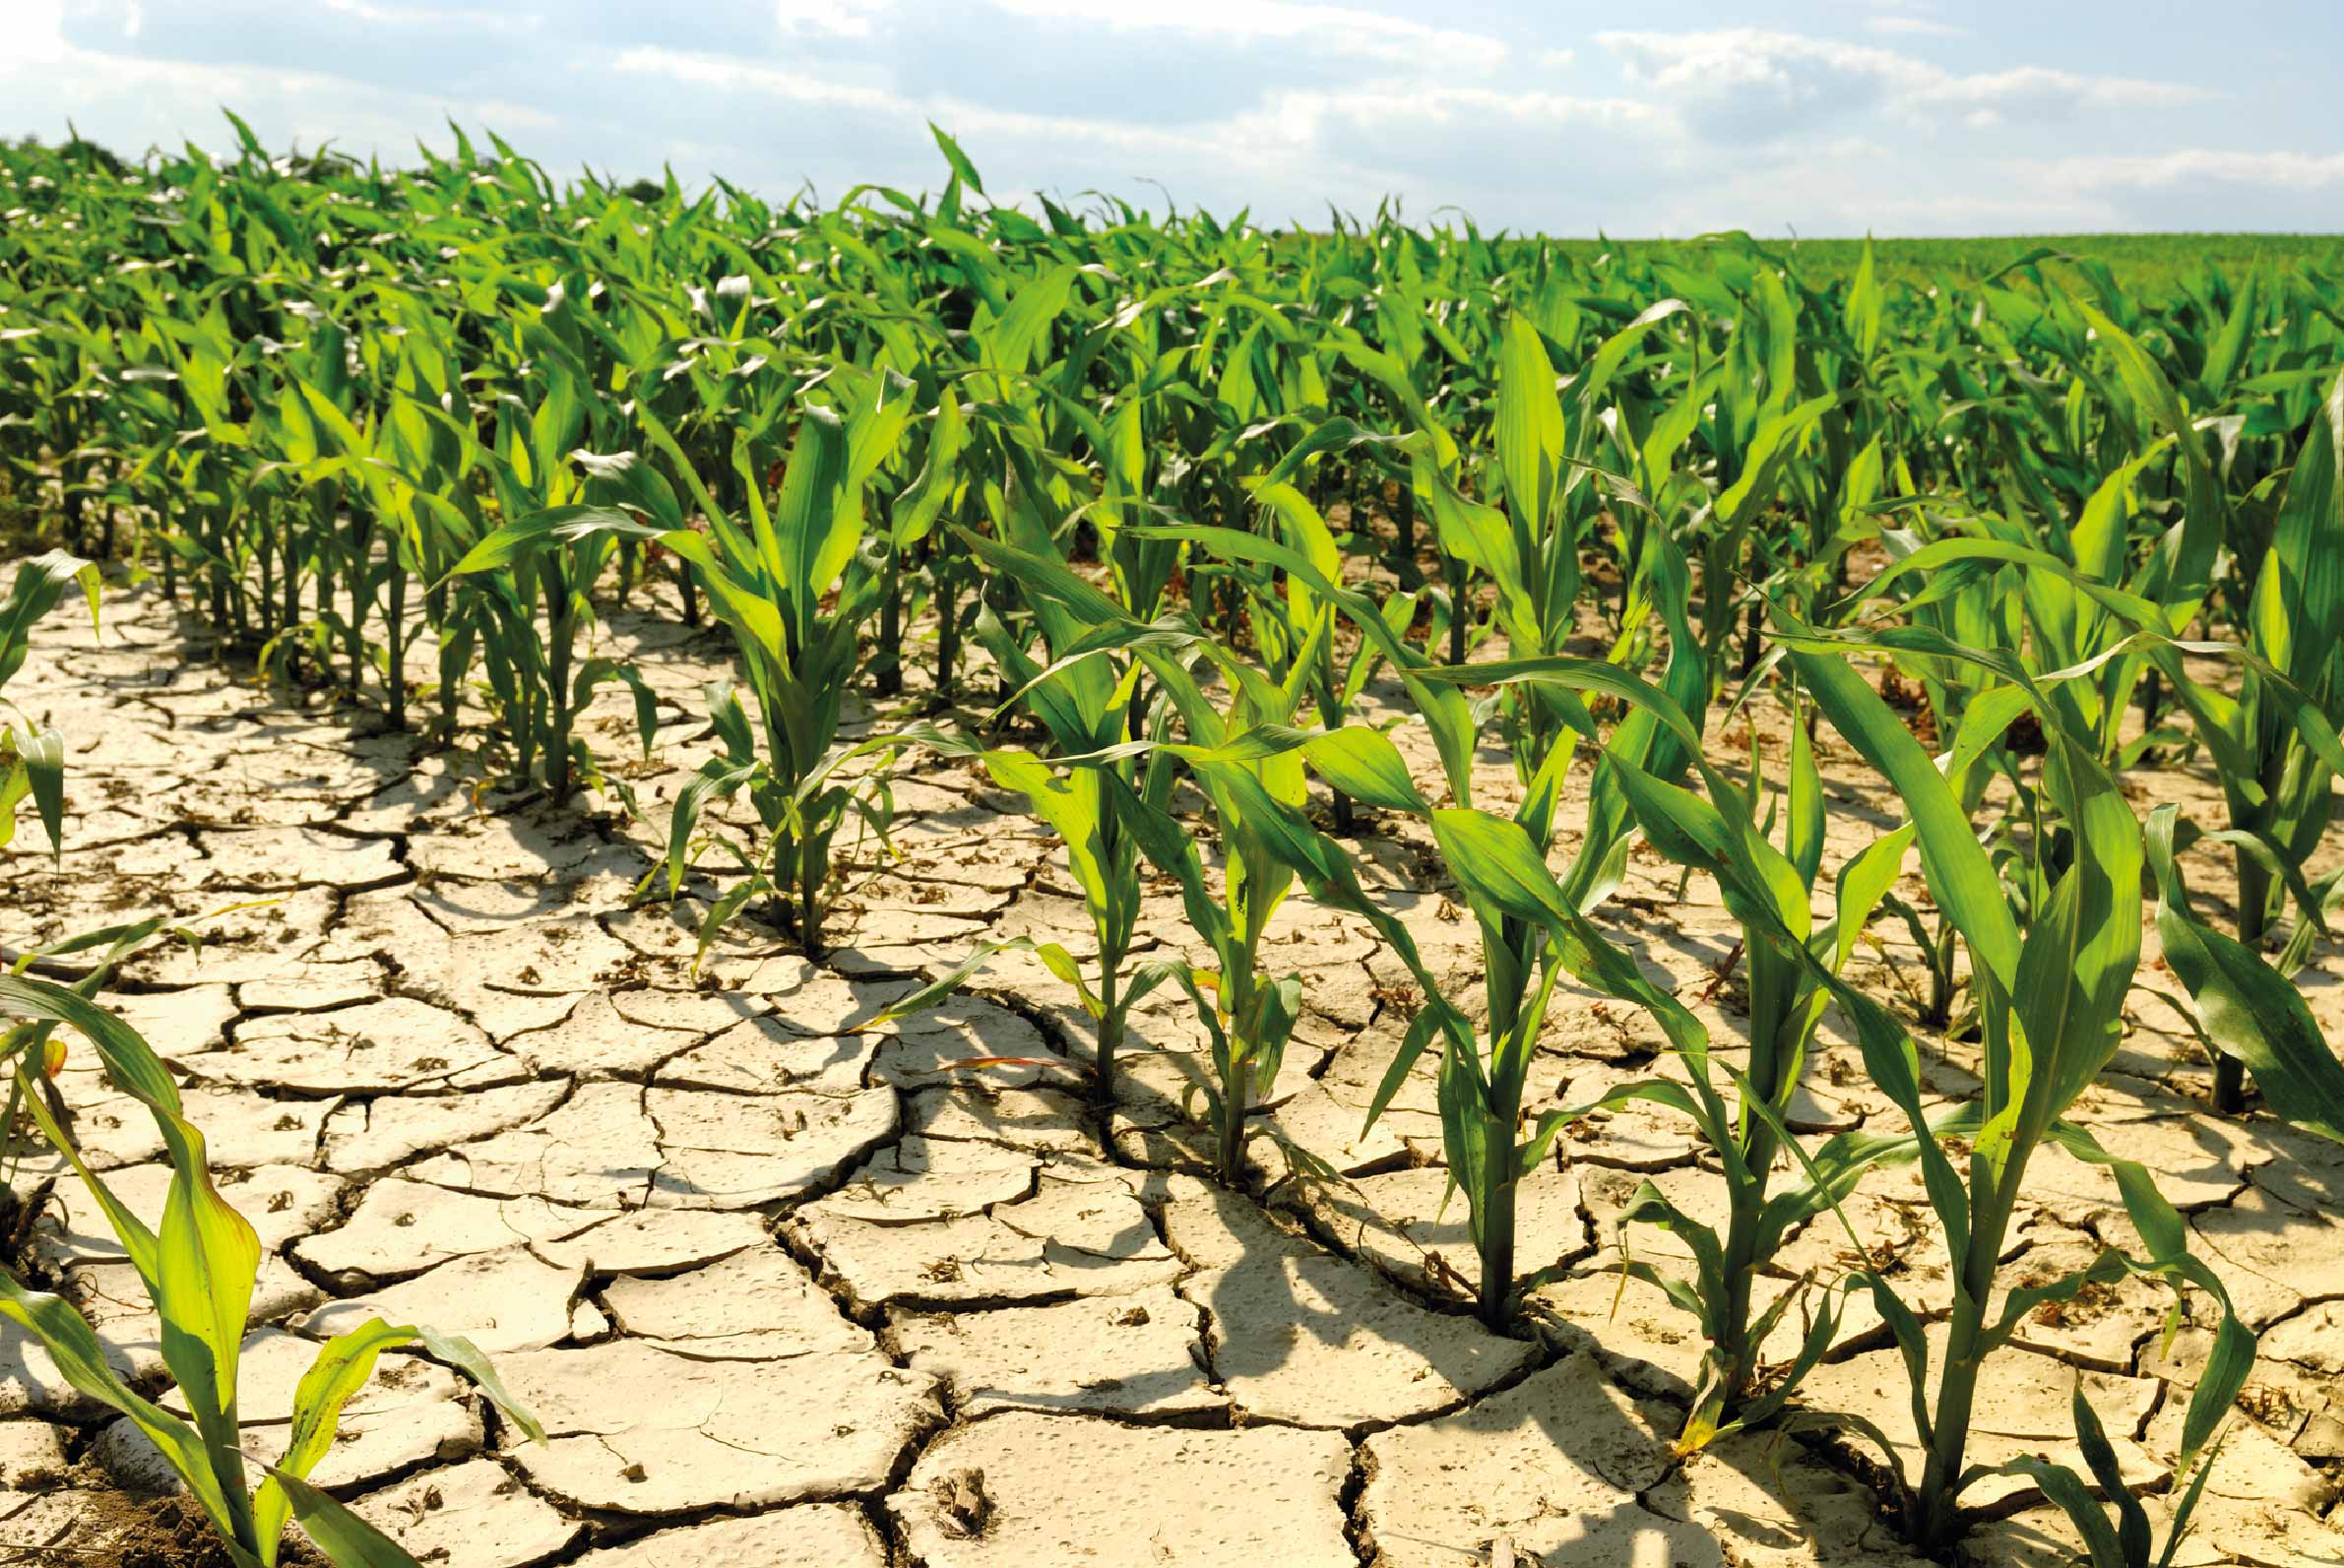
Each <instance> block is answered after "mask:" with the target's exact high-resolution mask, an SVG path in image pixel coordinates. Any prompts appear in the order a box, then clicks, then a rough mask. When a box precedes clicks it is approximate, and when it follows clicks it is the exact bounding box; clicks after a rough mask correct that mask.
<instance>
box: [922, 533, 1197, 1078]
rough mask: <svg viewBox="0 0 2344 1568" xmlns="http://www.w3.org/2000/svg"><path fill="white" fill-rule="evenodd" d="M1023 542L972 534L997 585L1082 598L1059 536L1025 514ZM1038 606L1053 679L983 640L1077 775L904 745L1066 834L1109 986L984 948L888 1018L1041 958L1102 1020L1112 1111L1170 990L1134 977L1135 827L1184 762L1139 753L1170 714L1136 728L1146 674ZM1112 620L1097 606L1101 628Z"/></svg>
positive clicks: (1146, 973)
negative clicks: (997, 966) (967, 766)
mask: <svg viewBox="0 0 2344 1568" xmlns="http://www.w3.org/2000/svg"><path fill="white" fill-rule="evenodd" d="M1011 533H1012V538H1013V540H1015V542H1010V543H1004V542H1001V541H998V540H994V539H988V538H984V537H982V536H980V535H978V534H974V533H971V534H968V535H967V545H968V548H969V549H970V550H971V551H972V552H973V553H975V554H976V555H977V556H978V557H980V558H982V559H983V560H984V561H985V562H987V563H988V564H989V565H991V566H992V567H993V568H994V569H995V570H996V571H999V572H1001V573H1003V574H1005V575H1008V576H1011V577H1016V578H1020V579H1024V580H1033V579H1035V578H1038V577H1040V576H1042V575H1044V574H1045V573H1046V574H1050V581H1051V582H1053V583H1054V584H1056V585H1057V587H1058V590H1059V595H1065V594H1073V595H1074V596H1077V597H1080V596H1081V593H1080V589H1081V583H1080V580H1079V579H1078V578H1076V577H1075V576H1074V575H1073V574H1072V573H1071V572H1070V571H1068V570H1067V569H1066V566H1065V562H1064V560H1063V558H1062V557H1060V556H1058V555H1057V553H1056V546H1055V544H1054V542H1053V541H1052V540H1051V539H1050V537H1049V536H1048V533H1047V532H1046V531H1045V530H1043V529H1041V528H1040V527H1039V525H1038V524H1037V523H1036V522H1035V520H1034V519H1033V518H1032V516H1031V514H1030V512H1028V511H1026V510H1024V509H1019V510H1018V511H1015V512H1013V513H1012V514H1011ZM1168 553H1169V552H1168ZM1029 602H1030V604H1031V606H1032V610H1033V614H1034V617H1035V620H1036V621H1037V622H1038V623H1039V626H1040V629H1041V635H1042V638H1043V649H1044V652H1045V653H1046V654H1048V655H1050V656H1051V658H1050V661H1049V663H1048V664H1047V665H1043V664H1040V663H1038V662H1037V661H1036V660H1035V659H1033V658H1032V657H1030V656H1029V655H1028V653H1027V652H1026V650H1025V649H1023V648H1021V647H1019V646H1018V644H1017V643H1016V641H1015V640H1014V639H1013V638H1011V637H1010V636H1009V635H1008V633H1007V632H1006V630H1005V629H1003V628H1002V627H1001V626H1000V624H999V623H998V621H997V620H994V619H992V618H989V617H987V618H984V619H981V621H980V623H979V630H980V633H981V635H982V636H983V637H984V638H985V642H986V645H987V647H988V649H989V651H990V652H991V653H992V656H993V658H994V659H995V660H996V662H998V663H999V665H1000V667H1001V668H1002V670H1003V671H1004V673H1005V674H1006V676H1007V678H1009V679H1010V680H1011V681H1013V682H1014V683H1015V685H1016V693H1015V696H1014V697H1013V698H1012V701H1013V702H1014V703H1016V704H1017V705H1019V706H1022V707H1024V708H1025V709H1026V710H1027V711H1028V712H1030V713H1031V714H1033V716H1034V717H1035V718H1036V719H1038V720H1040V721H1041V722H1042V724H1043V727H1044V728H1045V730H1047V731H1048V733H1049V736H1050V739H1051V741H1052V742H1053V743H1054V745H1055V747H1056V749H1057V752H1058V755H1059V756H1060V757H1062V758H1065V759H1069V760H1070V761H1071V763H1072V765H1071V766H1069V767H1067V768H1066V769H1065V771H1064V773H1063V774H1061V773H1060V772H1059V771H1058V769H1057V768H1055V767H1053V766H1052V764H1051V762H1050V761H1049V760H1047V759H1045V758H1042V757H1038V756H1036V755H1035V754H1034V753H1032V752H1030V751H1027V750H1025V749H1023V748H1021V747H1014V746H1007V747H993V748H986V747H983V746H981V745H979V744H977V743H975V742H973V741H970V740H968V739H966V738H963V737H960V736H957V735H950V734H946V733H945V732H943V731H941V730H937V729H935V728H934V727H932V726H925V725H915V726H910V727H908V728H907V729H906V730H905V731H904V733H905V734H906V735H907V736H908V737H913V738H917V739H919V740H920V741H921V742H922V743H923V744H925V745H927V746H929V747H931V748H933V749H935V750H938V751H941V752H943V753H945V754H947V755H956V756H969V757H974V758H975V759H976V760H977V761H978V762H980V763H981V764H982V766H983V767H984V769H985V771H986V772H987V773H988V774H989V775H990V776H991V777H992V779H993V782H994V783H996V784H999V785H1001V786H1002V787H1003V788H1005V789H1014V790H1016V791H1017V792H1018V793H1019V794H1022V795H1024V796H1025V797H1026V800H1027V802H1028V803H1029V804H1030V805H1031V806H1032V808H1033V810H1034V814H1035V815H1036V816H1037V817H1039V818H1041V819H1042V821H1044V822H1045V823H1047V824H1048V825H1049V827H1050V828H1051V830H1052V831H1053V832H1055V833H1056V834H1057V836H1058V839H1059V842H1060V843H1061V845H1063V846H1064V848H1065V852H1066V869H1067V872H1068V874H1069V875H1070V876H1071V877H1072V878H1073V880H1074V883H1075V885H1076V886H1077V887H1079V888H1080V889H1081V890H1082V895H1083V909H1084V912H1085V913H1086V914H1087V915H1088V916H1089V918H1090V921H1091V928H1092V935H1093V936H1094V938H1095V939H1096V940H1097V942H1098V947H1099V968H1098V980H1097V984H1096V985H1095V986H1094V985H1093V984H1092V983H1090V982H1088V981H1086V979H1085V978H1084V976H1083V972H1082V967H1081V966H1080V965H1079V964H1078V963H1077V962H1076V961H1075V959H1074V957H1073V955H1071V954H1070V953H1068V952H1067V951H1066V949H1065V947H1064V946H1063V945H1062V944H1059V943H1055V942H1035V941H1033V940H1032V939H1030V938H1024V937H1020V938H1015V939H1012V940H1009V941H985V942H981V943H979V944H978V946H977V947H976V948H975V949H974V950H973V951H972V952H971V953H970V955H969V956H968V958H967V959H965V960H964V961H962V962H961V963H960V964H959V965H957V966H955V967H954V968H953V969H952V970H951V971H949V972H946V973H945V974H943V975H941V976H939V977H938V979H937V980H936V981H935V982H934V983H932V984H930V985H927V986H923V987H922V988H920V989H919V991H916V992H915V993H913V994H912V995H910V996H908V997H906V998H904V999H903V1000H902V1001H900V1002H897V1003H896V1004H895V1005H894V1006H893V1007H891V1008H890V1009H889V1016H890V1017H900V1016H903V1015H905V1014H908V1013H912V1012H915V1011H918V1010H919V1009H922V1008H926V1007H930V1006H933V1005H934V1004H935V1003H937V1002H939V1001H941V1000H943V999H944V998H945V997H946V996H949V995H951V994H952V993H953V992H955V991H957V990H959V989H960V988H961V987H963V986H965V985H966V984H968V983H969V982H970V980H972V979H973V978H974V977H975V976H976V975H977V974H978V973H979V972H981V971H982V969H983V967H984V965H985V963H986V962H987V961H988V960H989V959H991V958H992V957H993V956H994V955H995V954H998V953H1003V952H1010V951H1019V952H1028V953H1031V954H1033V955H1034V956H1035V957H1036V958H1037V959H1039V960H1040V961H1041V962H1042V964H1043V965H1044V966H1045V968H1046V969H1047V970H1048V971H1049V972H1051V973H1052V974H1053V975H1055V976H1057V977H1058V978H1059V979H1060V980H1063V981H1064V982H1065V983H1067V984H1068V985H1071V986H1072V987H1074V990H1075V995H1076V998H1077V1000H1078V1001H1079V1002H1080V1004H1081V1006H1082V1008H1083V1010H1084V1012H1085V1013H1087V1014H1088V1015H1089V1016H1090V1017H1091V1019H1092V1020H1093V1023H1094V1025H1095V1027H1096V1031H1097V1033H1096V1035H1095V1036H1094V1056H1093V1082H1094V1084H1095V1086H1096V1088H1097V1090H1098V1093H1099V1096H1100V1098H1102V1099H1103V1100H1106V1099H1111V1098H1112V1095H1113V1092H1114V1072H1115V1056H1116V1053H1117V1052H1118V1051H1119V1050H1120V1049H1121V1048H1122V1042H1123V1036H1124V1034H1125V1031H1126V1028H1127V1026H1128V1023H1129V1019H1130V1015H1131V1009H1132V1008H1133V1007H1134V1006H1136V1005H1137V1004H1138V1003H1139V1002H1140V1001H1141V999H1143V998H1144V997H1145V996H1146V995H1147V994H1148V993H1149V992H1150V991H1152V990H1154V989H1155V988H1156V987H1157V986H1158V985H1160V984H1162V983H1163V982H1164V980H1166V979H1167V978H1170V977H1171V969H1170V968H1169V967H1168V966H1165V965H1160V964H1150V965H1143V966H1140V967H1138V968H1137V969H1135V970H1132V971H1130V972H1126V968H1125V965H1126V960H1127V959H1128V958H1129V956H1130V953H1131V948H1132V940H1133V935H1134V932H1135V930H1136V928H1137V925H1138V920H1139V896H1140V877H1139V867H1140V860H1141V852H1140V839H1139V836H1138V833H1137V832H1135V830H1134V827H1133V822H1134V819H1135V818H1136V817H1138V816H1139V815H1141V814H1148V815H1150V817H1151V819H1152V818H1153V817H1156V816H1161V815H1162V814H1163V813H1164V812H1165V811H1166V810H1167V809H1168V808H1169V805H1170V801H1171V795H1172V784H1173V782H1174V775H1173V772H1172V764H1173V760H1174V759H1173V754H1172V751H1170V750H1168V749H1163V748H1158V749H1156V750H1154V751H1153V752H1152V753H1148V754H1145V755H1143V754H1141V753H1140V752H1139V751H1138V750H1135V748H1134V747H1133V746H1132V745H1131V744H1129V742H1131V741H1136V740H1160V739H1163V738H1165V737H1164V735H1163V730H1164V727H1165V725H1164V723H1163V721H1162V718H1161V714H1162V710H1163V705H1162V704H1161V703H1158V704H1156V705H1154V706H1155V707H1156V709H1157V711H1158V714H1159V718H1158V719H1156V720H1155V721H1149V720H1143V719H1141V718H1140V717H1139V716H1138V710H1139V709H1140V708H1141V707H1142V706H1144V703H1143V699H1142V697H1141V694H1140V692H1139V690H1138V687H1139V684H1140V682H1141V681H1142V680H1143V679H1145V678H1146V675H1147V673H1148V669H1147V666H1146V665H1145V664H1143V663H1141V662H1140V661H1139V660H1138V659H1125V661H1124V662H1123V664H1122V665H1121V667H1120V668H1117V667H1115V666H1114V665H1113V664H1112V663H1111V662H1110V658H1111V654H1112V652H1113V651H1111V650H1104V649H1089V650H1087V649H1086V643H1085V637H1086V634H1087V633H1088V632H1089V630H1090V622H1088V621H1086V620H1085V619H1084V618H1083V617H1082V616H1080V615H1078V614H1077V613H1076V612H1075V611H1073V610H1071V609H1069V608H1068V607H1067V605H1066V604H1065V603H1064V602H1063V601H1062V599H1061V597H1060V596H1054V595H1052V594H1048V593H1037V594H1033V595H1031V596H1029ZM1106 608H1107V606H1093V609H1094V612H1095V613H1099V614H1102V615H1104V614H1105V611H1106ZM1111 608H1112V610H1113V612H1114V617H1115V618H1118V619H1119V618H1121V617H1122V615H1123V606H1122V605H1120V604H1112V605H1111ZM1182 638H1183V634H1182V632H1181V631H1180V629H1179V628H1178V627H1177V626H1176V625H1174V626H1170V627H1167V628H1165V636H1164V638H1163V639H1162V641H1163V642H1164V643H1165V645H1166V646H1168V647H1174V646H1177V645H1178V643H1179V642H1180V641H1181V640H1182Z"/></svg>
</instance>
